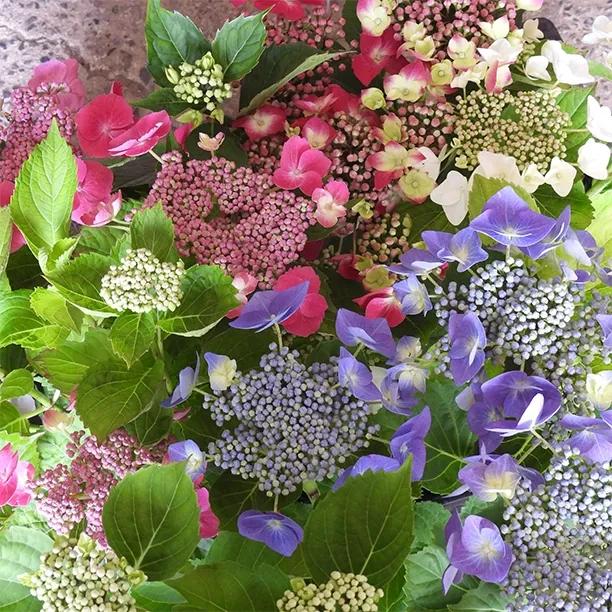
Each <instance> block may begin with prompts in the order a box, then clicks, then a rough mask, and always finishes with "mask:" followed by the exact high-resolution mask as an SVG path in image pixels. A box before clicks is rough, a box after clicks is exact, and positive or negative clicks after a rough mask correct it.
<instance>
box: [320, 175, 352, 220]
mask: <svg viewBox="0 0 612 612" xmlns="http://www.w3.org/2000/svg"><path fill="white" fill-rule="evenodd" d="M312 199H313V201H314V202H315V203H316V205H317V210H316V212H315V218H316V220H317V221H318V222H319V223H320V224H321V225H322V226H323V227H333V226H334V225H336V223H337V222H338V219H339V218H340V217H345V216H346V206H345V204H346V203H347V202H348V201H349V189H348V186H347V184H346V183H345V182H344V181H329V182H328V183H327V185H325V188H321V187H317V189H315V190H314V191H313V192H312Z"/></svg>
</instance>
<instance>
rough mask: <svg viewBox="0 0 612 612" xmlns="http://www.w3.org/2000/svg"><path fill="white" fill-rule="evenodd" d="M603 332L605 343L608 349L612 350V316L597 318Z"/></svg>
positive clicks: (602, 315)
mask: <svg viewBox="0 0 612 612" xmlns="http://www.w3.org/2000/svg"><path fill="white" fill-rule="evenodd" d="M595 318H596V319H597V322H598V323H599V324H600V325H601V329H602V331H603V343H604V347H605V348H607V349H612V315H608V314H600V315H597V316H596V317H595Z"/></svg>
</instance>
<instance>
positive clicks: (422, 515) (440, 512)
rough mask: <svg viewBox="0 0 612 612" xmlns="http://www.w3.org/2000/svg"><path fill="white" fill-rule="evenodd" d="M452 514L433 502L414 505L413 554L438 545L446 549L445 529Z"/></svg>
mask: <svg viewBox="0 0 612 612" xmlns="http://www.w3.org/2000/svg"><path fill="white" fill-rule="evenodd" d="M450 516H451V513H450V512H449V511H448V510H447V509H446V508H445V507H444V506H443V505H442V504H438V503H436V502H432V501H425V502H417V503H416V504H415V505H414V540H413V542H412V552H417V551H419V550H421V549H423V548H425V546H430V545H432V544H433V545H436V546H441V547H444V546H445V545H446V539H445V537H444V527H446V523H447V522H448V519H449V518H450Z"/></svg>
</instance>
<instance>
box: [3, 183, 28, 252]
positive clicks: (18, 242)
mask: <svg viewBox="0 0 612 612" xmlns="http://www.w3.org/2000/svg"><path fill="white" fill-rule="evenodd" d="M14 188H15V185H13V183H11V182H10V181H0V206H2V207H4V206H8V205H9V202H10V201H11V196H12V195H13V189H14ZM25 243H26V242H25V238H24V237H23V234H22V233H21V232H20V231H19V229H18V228H17V226H16V225H15V224H13V234H12V235H11V253H14V252H15V251H18V250H19V249H20V248H21V247H22V246H23V245H24V244H25Z"/></svg>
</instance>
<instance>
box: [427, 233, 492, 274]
mask: <svg viewBox="0 0 612 612" xmlns="http://www.w3.org/2000/svg"><path fill="white" fill-rule="evenodd" d="M422 237H423V240H424V241H425V244H426V245H427V248H428V249H429V250H430V251H431V252H432V253H433V254H434V255H435V256H436V257H437V258H438V259H440V260H441V261H447V262H457V263H458V264H459V265H458V266H457V270H458V271H459V272H465V271H466V270H468V269H469V268H471V267H472V266H473V265H475V264H477V263H480V262H482V261H486V260H487V259H488V257H489V256H488V254H487V252H486V251H485V250H484V249H483V248H482V243H481V241H480V237H479V236H478V234H477V233H476V232H475V231H474V230H473V229H472V228H470V227H466V228H465V229H462V230H459V231H458V232H457V233H456V234H449V233H448V232H434V231H426V232H423V233H422Z"/></svg>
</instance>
